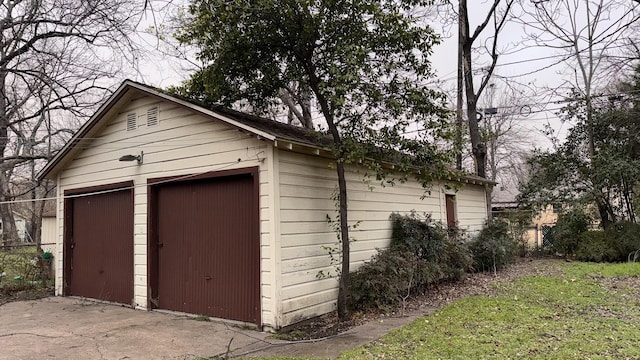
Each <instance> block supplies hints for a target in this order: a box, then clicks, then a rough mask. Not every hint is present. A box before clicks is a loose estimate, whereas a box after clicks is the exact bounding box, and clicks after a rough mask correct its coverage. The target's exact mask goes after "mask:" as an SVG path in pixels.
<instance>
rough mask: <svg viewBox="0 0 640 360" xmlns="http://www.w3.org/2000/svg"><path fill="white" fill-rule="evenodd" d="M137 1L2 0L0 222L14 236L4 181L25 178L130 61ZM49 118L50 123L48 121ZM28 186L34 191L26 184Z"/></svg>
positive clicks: (8, 235)
mask: <svg viewBox="0 0 640 360" xmlns="http://www.w3.org/2000/svg"><path fill="white" fill-rule="evenodd" d="M144 9H145V1H142V0H141V1H138V2H136V1H128V0H109V1H103V0H84V1H75V0H3V1H2V3H1V4H0V30H1V31H2V42H0V200H1V201H2V202H0V216H1V218H2V223H3V225H4V226H3V241H4V242H5V243H6V242H7V241H8V240H10V239H14V238H16V237H17V233H16V228H15V224H14V219H13V213H12V210H11V207H10V206H9V204H8V202H9V201H11V200H13V198H14V195H13V194H12V193H11V187H10V185H9V184H10V179H11V177H12V176H13V175H14V172H16V171H18V172H22V174H23V175H24V174H25V173H26V174H27V175H28V176H29V177H31V176H33V175H34V173H35V171H36V169H37V167H38V164H37V163H34V164H33V165H28V166H26V168H25V165H26V164H28V163H29V162H34V161H35V162H37V161H40V162H42V161H43V160H45V159H47V158H48V157H49V156H50V155H51V154H52V151H53V150H54V149H52V148H51V145H52V144H54V143H55V142H52V141H51V138H52V137H54V136H56V135H59V134H61V133H64V132H65V131H70V130H69V127H70V126H69V125H68V122H67V121H66V119H69V118H72V117H75V116H86V114H87V113H88V111H90V110H91V109H93V108H94V107H95V105H96V104H97V103H99V102H100V100H102V99H103V98H104V97H105V95H106V94H107V93H108V85H110V81H109V80H108V79H109V78H111V77H113V76H114V74H118V72H119V71H121V68H122V64H124V63H135V62H136V59H137V54H136V52H135V48H136V45H135V44H134V42H133V41H132V38H131V36H132V35H133V34H135V27H136V25H137V21H138V20H139V19H140V15H141V14H142V13H143V11H144ZM52 118H56V120H54V121H52ZM31 166H33V167H31ZM33 185H37V184H33ZM34 187H35V186H34Z"/></svg>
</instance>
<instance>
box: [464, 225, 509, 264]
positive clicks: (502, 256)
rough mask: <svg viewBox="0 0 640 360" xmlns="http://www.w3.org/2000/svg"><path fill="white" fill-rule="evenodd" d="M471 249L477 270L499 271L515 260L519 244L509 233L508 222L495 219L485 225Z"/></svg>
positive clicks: (470, 245) (471, 244) (472, 243)
mask: <svg viewBox="0 0 640 360" xmlns="http://www.w3.org/2000/svg"><path fill="white" fill-rule="evenodd" d="M469 249H470V250H471V254H472V256H473V268H474V269H475V270H476V271H486V270H493V271H497V270H500V269H502V268H504V267H505V266H507V265H508V264H511V263H513V262H514V261H515V258H516V252H517V244H516V242H515V241H514V240H513V238H511V236H510V235H509V225H508V223H507V222H506V221H504V220H502V219H495V220H493V221H491V222H489V223H487V224H486V225H485V226H484V228H483V229H482V230H481V231H480V233H479V234H478V235H477V236H476V237H475V238H474V239H473V240H472V241H471V243H470V244H469Z"/></svg>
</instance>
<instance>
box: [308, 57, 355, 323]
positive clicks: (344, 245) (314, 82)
mask: <svg viewBox="0 0 640 360" xmlns="http://www.w3.org/2000/svg"><path fill="white" fill-rule="evenodd" d="M312 69H313V67H312V66H309V69H308V71H309V82H310V86H311V90H312V91H313V92H314V93H315V95H316V99H317V100H318V104H319V105H320V110H321V111H322V115H323V116H324V118H325V120H326V122H327V127H328V128H329V133H331V137H332V138H333V146H334V147H335V150H334V152H335V154H334V155H335V156H336V173H337V175H338V197H339V199H338V207H339V209H338V214H339V216H340V238H339V240H340V243H341V251H342V254H341V255H342V260H341V266H340V280H339V287H338V302H337V304H336V306H337V310H338V319H339V320H340V321H346V320H348V318H349V311H348V309H347V298H348V296H349V271H350V261H351V259H350V258H351V256H350V253H351V246H350V243H349V218H348V215H349V211H348V208H347V180H346V178H345V168H344V162H343V158H344V155H345V154H344V151H345V150H344V148H343V143H342V137H341V136H340V132H339V131H338V127H337V126H336V123H335V119H334V117H333V111H332V109H331V108H330V106H329V102H328V101H327V99H326V98H325V97H324V94H323V93H322V91H320V79H319V78H318V77H317V76H316V75H315V73H314V72H313V70H312Z"/></svg>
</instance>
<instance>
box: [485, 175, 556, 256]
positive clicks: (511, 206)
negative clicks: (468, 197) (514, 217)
mask: <svg viewBox="0 0 640 360" xmlns="http://www.w3.org/2000/svg"><path fill="white" fill-rule="evenodd" d="M516 196H517V190H515V189H510V188H504V187H500V186H496V188H495V189H494V192H493V201H492V203H491V209H492V212H493V215H494V217H502V218H509V215H510V214H513V213H516V212H518V213H520V212H527V213H530V212H531V211H532V210H529V209H523V208H521V206H520V204H519V203H518V202H517V201H516V200H515V199H516ZM559 212H560V207H559V206H552V205H549V206H547V207H545V208H544V209H543V210H539V211H535V213H533V214H531V215H532V217H531V222H530V224H529V226H527V229H526V232H525V235H524V236H525V239H524V240H526V241H527V244H528V245H529V248H530V249H538V248H540V247H542V246H543V245H544V238H545V235H546V234H547V233H548V232H549V229H550V228H552V227H553V226H555V224H556V221H558V213H559Z"/></svg>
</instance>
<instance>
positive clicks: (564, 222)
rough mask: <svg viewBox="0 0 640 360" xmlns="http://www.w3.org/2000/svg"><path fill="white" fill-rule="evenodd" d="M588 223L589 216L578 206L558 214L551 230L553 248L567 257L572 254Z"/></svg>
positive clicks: (589, 220)
mask: <svg viewBox="0 0 640 360" xmlns="http://www.w3.org/2000/svg"><path fill="white" fill-rule="evenodd" d="M590 224H591V217H590V216H589V215H588V214H587V213H586V212H585V211H584V210H582V209H580V208H575V209H572V210H569V211H567V212H565V213H562V214H560V215H559V216H558V221H557V222H556V226H555V228H554V230H553V232H554V233H553V250H554V251H555V252H557V253H560V254H563V255H565V256H567V257H569V256H572V255H574V254H575V252H576V250H577V249H578V245H579V244H580V240H581V235H582V233H584V232H585V231H587V230H588V229H589V225H590Z"/></svg>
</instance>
